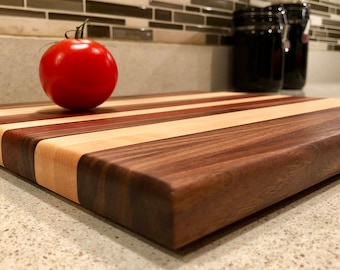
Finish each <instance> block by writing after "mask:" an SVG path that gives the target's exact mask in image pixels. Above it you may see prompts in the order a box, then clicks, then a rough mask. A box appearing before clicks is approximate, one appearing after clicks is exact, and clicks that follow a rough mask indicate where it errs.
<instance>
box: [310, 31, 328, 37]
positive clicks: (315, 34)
mask: <svg viewBox="0 0 340 270" xmlns="http://www.w3.org/2000/svg"><path fill="white" fill-rule="evenodd" d="M310 35H311V36H314V37H327V33H326V32H321V31H311V32H310Z"/></svg>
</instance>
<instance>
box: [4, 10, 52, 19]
mask: <svg viewBox="0 0 340 270" xmlns="http://www.w3.org/2000/svg"><path fill="white" fill-rule="evenodd" d="M0 15H6V16H20V17H34V18H46V14H45V12H39V11H30V10H22V9H9V8H0Z"/></svg>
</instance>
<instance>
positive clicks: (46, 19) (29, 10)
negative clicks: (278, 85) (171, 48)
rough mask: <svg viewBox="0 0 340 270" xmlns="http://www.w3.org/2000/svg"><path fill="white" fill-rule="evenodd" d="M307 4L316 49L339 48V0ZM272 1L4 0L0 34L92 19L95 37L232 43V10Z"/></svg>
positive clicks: (40, 32) (43, 30) (58, 29)
mask: <svg viewBox="0 0 340 270" xmlns="http://www.w3.org/2000/svg"><path fill="white" fill-rule="evenodd" d="M292 1H293V0H292ZM307 2H308V3H309V4H310V7H311V29H310V40H311V41H312V44H313V46H312V49H313V48H318V49H322V50H340V1H339V0H308V1H307ZM269 4H270V0H267V1H266V0H161V1H158V0H0V35H17V36H41V37H51V36H53V37H56V36H63V33H64V32H65V31H66V30H68V29H74V26H77V25H79V24H81V22H82V21H84V20H85V19H86V18H89V19H90V26H89V27H88V31H87V35H88V36H89V37H91V38H104V39H114V40H129V41H147V42H165V43H178V44H200V45H229V44H230V42H231V36H232V13H233V11H234V10H236V9H240V8H244V7H247V6H266V5H269Z"/></svg>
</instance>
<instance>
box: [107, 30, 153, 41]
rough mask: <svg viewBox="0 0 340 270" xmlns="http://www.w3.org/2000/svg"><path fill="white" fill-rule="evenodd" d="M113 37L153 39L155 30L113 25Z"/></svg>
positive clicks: (138, 39)
mask: <svg viewBox="0 0 340 270" xmlns="http://www.w3.org/2000/svg"><path fill="white" fill-rule="evenodd" d="M112 35H113V36H112V37H113V39H123V40H133V41H152V38H153V32H152V30H150V29H131V28H118V27H113V34H112Z"/></svg>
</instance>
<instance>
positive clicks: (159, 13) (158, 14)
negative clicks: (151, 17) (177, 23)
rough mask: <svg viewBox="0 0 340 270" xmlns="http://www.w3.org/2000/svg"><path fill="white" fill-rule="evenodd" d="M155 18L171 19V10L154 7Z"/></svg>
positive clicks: (161, 19)
mask: <svg viewBox="0 0 340 270" xmlns="http://www.w3.org/2000/svg"><path fill="white" fill-rule="evenodd" d="M155 18H156V20H160V21H171V11H169V10H163V9H156V11H155Z"/></svg>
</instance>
